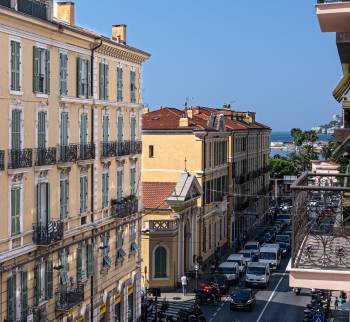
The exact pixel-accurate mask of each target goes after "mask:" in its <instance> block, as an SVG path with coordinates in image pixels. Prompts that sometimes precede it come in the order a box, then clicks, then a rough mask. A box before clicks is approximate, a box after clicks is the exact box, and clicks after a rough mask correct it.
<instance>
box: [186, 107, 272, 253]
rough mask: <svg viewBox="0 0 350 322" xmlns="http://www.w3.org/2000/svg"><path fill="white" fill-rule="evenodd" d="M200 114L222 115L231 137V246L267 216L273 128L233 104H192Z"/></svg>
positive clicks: (229, 196)
mask: <svg viewBox="0 0 350 322" xmlns="http://www.w3.org/2000/svg"><path fill="white" fill-rule="evenodd" d="M192 113H193V114H194V115H196V116H197V117H201V118H203V119H208V118H209V117H210V116H211V115H223V117H224V118H225V126H226V131H227V132H229V133H230V135H229V140H228V151H227V156H228V166H229V176H228V178H229V180H228V214H229V221H228V225H229V227H228V231H229V236H230V240H231V242H232V246H233V247H236V246H237V245H238V243H239V241H240V240H242V238H243V236H248V234H249V233H251V232H252V231H253V229H254V226H255V225H256V224H258V223H261V222H263V221H264V220H266V219H267V215H268V211H269V181H270V177H269V166H268V164H269V154H270V132H271V129H270V128H269V127H268V126H266V125H264V124H262V123H259V122H257V121H256V114H255V113H254V112H237V111H232V110H231V107H230V105H224V106H223V107H222V108H219V109H215V108H209V107H193V108H192Z"/></svg>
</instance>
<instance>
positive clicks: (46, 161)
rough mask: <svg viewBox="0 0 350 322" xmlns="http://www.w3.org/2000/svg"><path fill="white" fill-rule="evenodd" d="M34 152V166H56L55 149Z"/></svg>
mask: <svg viewBox="0 0 350 322" xmlns="http://www.w3.org/2000/svg"><path fill="white" fill-rule="evenodd" d="M35 152H36V153H35V165H36V166H45V165H54V164H56V148H48V149H47V148H38V149H36V151H35Z"/></svg>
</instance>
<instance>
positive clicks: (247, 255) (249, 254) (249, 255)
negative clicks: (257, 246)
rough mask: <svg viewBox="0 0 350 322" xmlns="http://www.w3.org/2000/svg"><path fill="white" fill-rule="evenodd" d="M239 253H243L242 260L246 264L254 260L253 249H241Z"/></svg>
mask: <svg viewBox="0 0 350 322" xmlns="http://www.w3.org/2000/svg"><path fill="white" fill-rule="evenodd" d="M239 253H240V254H242V255H243V260H244V261H245V264H246V265H248V263H250V262H253V261H254V256H255V255H254V251H253V250H241V251H240V252H239Z"/></svg>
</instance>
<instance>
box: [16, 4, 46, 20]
mask: <svg viewBox="0 0 350 322" xmlns="http://www.w3.org/2000/svg"><path fill="white" fill-rule="evenodd" d="M17 8H18V11H20V12H22V13H25V14H27V15H30V16H33V17H36V18H39V19H43V20H47V7H46V4H45V3H43V2H39V1H37V0H17Z"/></svg>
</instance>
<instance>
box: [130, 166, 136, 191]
mask: <svg viewBox="0 0 350 322" xmlns="http://www.w3.org/2000/svg"><path fill="white" fill-rule="evenodd" d="M130 194H132V195H134V194H135V168H131V169H130Z"/></svg>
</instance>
